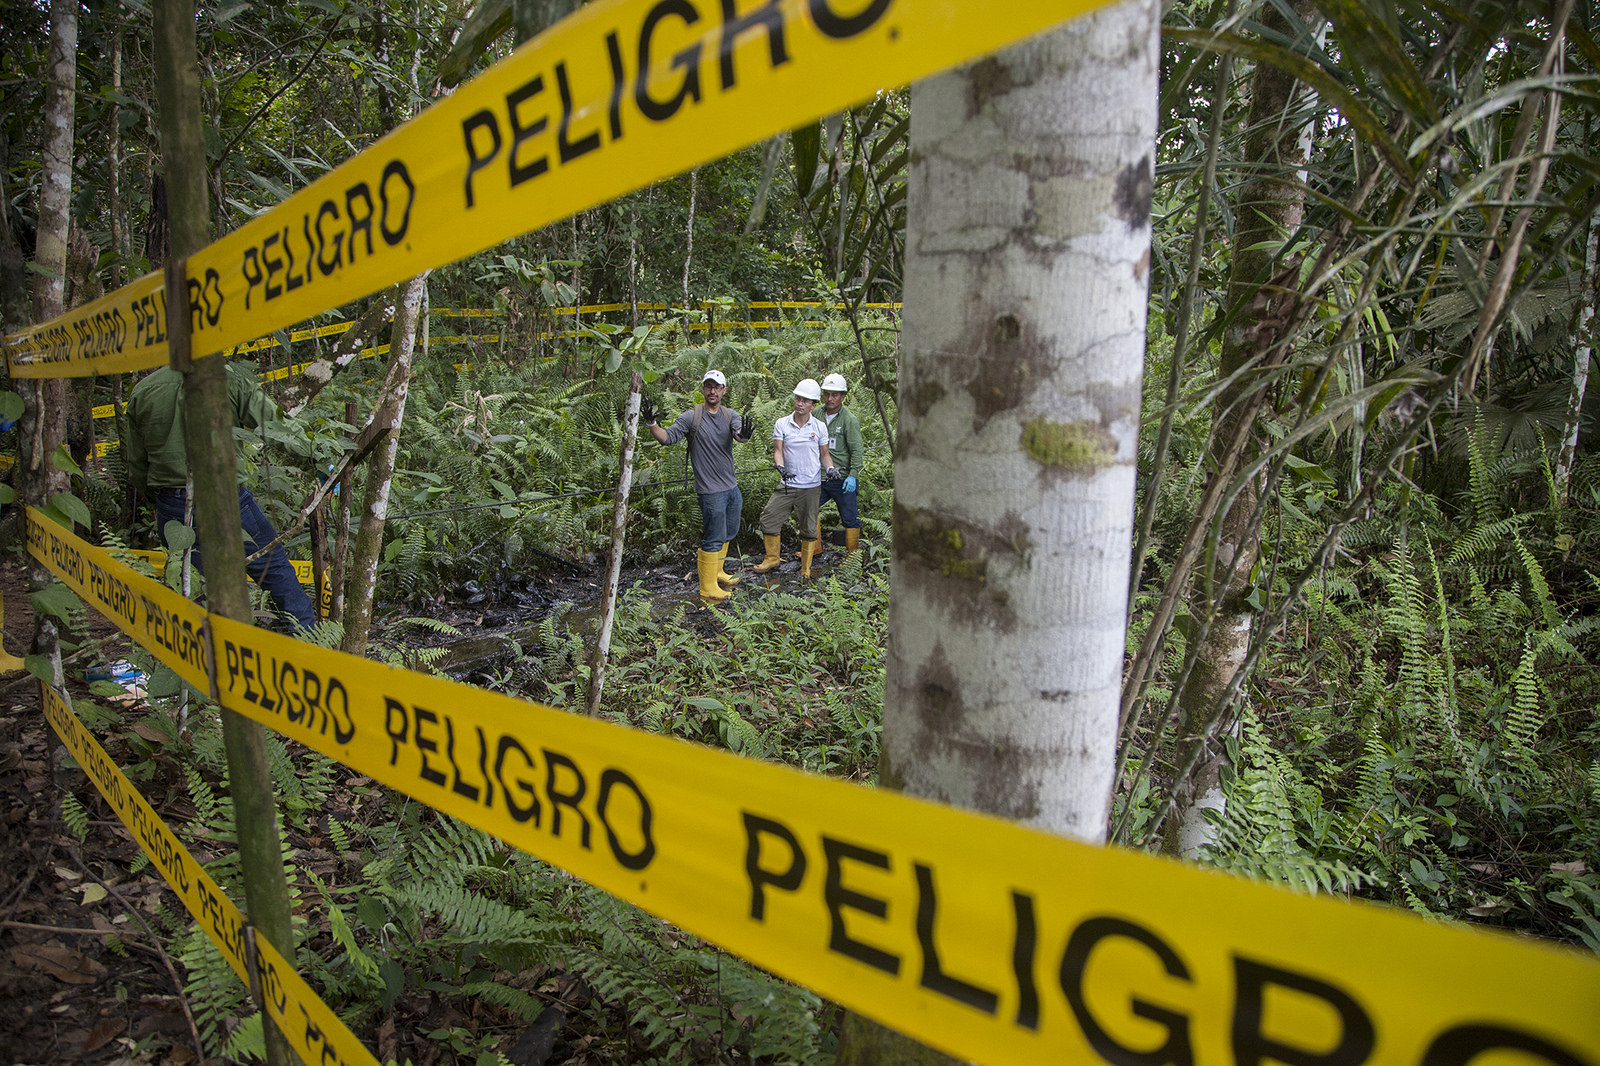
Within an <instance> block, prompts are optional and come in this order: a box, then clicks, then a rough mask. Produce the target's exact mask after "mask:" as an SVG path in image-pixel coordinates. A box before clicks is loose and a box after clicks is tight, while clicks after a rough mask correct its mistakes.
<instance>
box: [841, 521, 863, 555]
mask: <svg viewBox="0 0 1600 1066" xmlns="http://www.w3.org/2000/svg"><path fill="white" fill-rule="evenodd" d="M860 543H861V527H860V526H857V527H855V528H854V529H851V528H848V527H847V528H846V529H845V531H844V557H845V558H846V559H848V558H850V553H851V552H853V551H855V550H856V545H858V544H860Z"/></svg>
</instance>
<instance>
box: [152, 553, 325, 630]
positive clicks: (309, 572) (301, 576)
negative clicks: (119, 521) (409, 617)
mask: <svg viewBox="0 0 1600 1066" xmlns="http://www.w3.org/2000/svg"><path fill="white" fill-rule="evenodd" d="M122 551H123V553H124V554H125V555H132V556H136V557H137V558H140V559H143V560H144V561H145V562H147V563H149V564H150V565H151V566H153V567H155V568H156V569H157V570H161V569H164V568H165V567H166V565H167V553H166V552H165V551H162V550H161V549H160V548H123V549H122ZM289 565H290V566H293V567H294V576H295V580H297V581H299V582H300V584H302V585H306V586H308V587H314V586H315V585H316V583H317V579H316V567H315V566H314V565H313V564H312V562H311V560H310V559H290V560H289ZM321 604H322V617H324V618H326V617H328V611H329V610H330V609H331V608H332V607H333V588H332V587H331V586H330V585H329V583H328V575H327V574H326V573H324V574H323V575H322V596H321Z"/></svg>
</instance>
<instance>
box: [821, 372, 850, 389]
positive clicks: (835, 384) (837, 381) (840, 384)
mask: <svg viewBox="0 0 1600 1066" xmlns="http://www.w3.org/2000/svg"><path fill="white" fill-rule="evenodd" d="M822 391H823V392H849V391H850V389H849V387H848V386H847V385H845V383H844V375H843V374H829V375H828V376H827V377H825V378H823V379H822Z"/></svg>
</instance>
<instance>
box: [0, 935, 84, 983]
mask: <svg viewBox="0 0 1600 1066" xmlns="http://www.w3.org/2000/svg"><path fill="white" fill-rule="evenodd" d="M11 961H12V962H14V963H15V964H16V965H17V967H18V968H19V969H23V970H36V971H38V972H39V973H45V974H49V975H50V976H51V977H54V978H55V979H56V980H58V981H65V982H66V983H67V984H69V985H90V984H93V983H94V982H96V981H98V980H99V979H100V978H102V977H104V976H105V974H106V968H105V967H104V966H102V965H100V963H98V962H96V961H95V960H94V959H91V958H89V956H87V955H85V954H84V953H83V952H81V951H76V950H74V949H72V948H69V947H66V946H64V945H62V944H59V943H57V942H55V941H51V942H50V943H48V944H18V945H16V946H15V947H13V948H12V949H11Z"/></svg>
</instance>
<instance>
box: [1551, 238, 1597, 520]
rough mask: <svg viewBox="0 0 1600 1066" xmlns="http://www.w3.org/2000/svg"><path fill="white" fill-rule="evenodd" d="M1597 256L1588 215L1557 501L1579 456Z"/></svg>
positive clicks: (1563, 497) (1563, 495) (1558, 462)
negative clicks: (1579, 432)
mask: <svg viewBox="0 0 1600 1066" xmlns="http://www.w3.org/2000/svg"><path fill="white" fill-rule="evenodd" d="M1597 258H1600V226H1596V225H1595V218H1594V216H1593V215H1590V216H1589V240H1588V242H1587V243H1586V245H1585V246H1584V252H1583V280H1582V281H1581V282H1580V283H1579V285H1580V288H1579V295H1578V307H1579V310H1578V328H1577V329H1576V330H1575V331H1574V333H1573V338H1572V341H1573V344H1572V349H1573V354H1572V389H1571V391H1570V392H1568V393H1567V419H1566V425H1565V426H1564V427H1563V431H1562V434H1561V455H1560V456H1559V457H1558V458H1557V459H1556V471H1555V479H1556V501H1557V502H1558V503H1562V504H1565V503H1566V502H1567V483H1568V482H1569V481H1570V480H1571V478H1572V464H1573V463H1575V462H1577V459H1578V430H1579V428H1580V427H1581V425H1582V423H1583V393H1584V390H1585V389H1587V388H1588V385H1589V356H1590V353H1592V352H1593V351H1594V319H1595V316H1594V305H1595V299H1596V296H1597V294H1596V292H1595V285H1594V282H1595V260H1596V259H1597Z"/></svg>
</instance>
